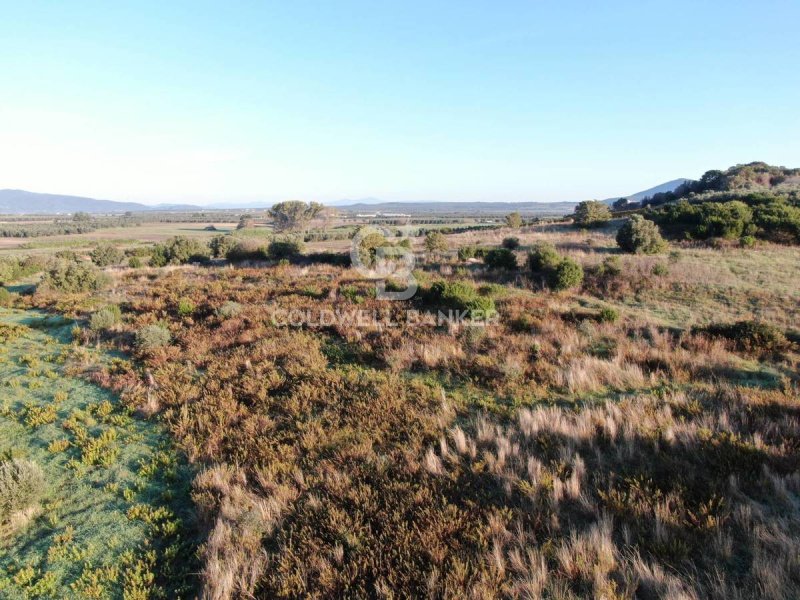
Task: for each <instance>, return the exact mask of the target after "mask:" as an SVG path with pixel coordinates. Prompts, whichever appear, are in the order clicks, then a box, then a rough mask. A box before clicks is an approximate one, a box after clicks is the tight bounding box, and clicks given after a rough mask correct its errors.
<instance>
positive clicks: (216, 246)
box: [208, 235, 237, 258]
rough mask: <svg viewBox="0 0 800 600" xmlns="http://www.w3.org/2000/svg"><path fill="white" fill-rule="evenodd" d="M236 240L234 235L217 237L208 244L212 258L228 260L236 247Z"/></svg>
mask: <svg viewBox="0 0 800 600" xmlns="http://www.w3.org/2000/svg"><path fill="white" fill-rule="evenodd" d="M236 244H237V241H236V238H235V237H233V236H232V235H215V236H214V237H213V238H211V241H210V242H209V243H208V247H209V249H210V250H211V256H213V257H214V258H226V257H227V256H228V252H230V251H231V250H233V249H234V248H235V247H236Z"/></svg>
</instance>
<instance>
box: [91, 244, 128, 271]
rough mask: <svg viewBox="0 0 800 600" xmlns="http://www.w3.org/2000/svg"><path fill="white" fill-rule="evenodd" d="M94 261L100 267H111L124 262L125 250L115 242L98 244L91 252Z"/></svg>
mask: <svg viewBox="0 0 800 600" xmlns="http://www.w3.org/2000/svg"><path fill="white" fill-rule="evenodd" d="M90 256H91V258H92V262H93V263H94V264H96V265H97V266H98V267H109V266H111V265H117V264H119V263H120V262H122V259H123V258H124V257H125V255H124V254H123V252H122V251H121V250H120V249H119V248H117V247H116V246H114V245H113V244H105V243H104V244H98V245H97V246H95V247H94V249H93V250H92V252H91V253H90Z"/></svg>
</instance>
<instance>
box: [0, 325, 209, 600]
mask: <svg viewBox="0 0 800 600" xmlns="http://www.w3.org/2000/svg"><path fill="white" fill-rule="evenodd" d="M70 327H71V324H70V323H69V322H68V321H64V320H62V319H60V318H58V317H45V316H42V315H39V314H36V313H32V312H29V311H14V310H0V336H2V338H3V345H2V347H0V379H1V380H2V382H3V384H2V390H1V391H0V393H2V401H0V453H1V454H2V456H3V457H4V458H5V459H10V458H21V459H25V460H30V461H33V462H35V463H36V464H38V465H39V466H40V467H41V468H42V470H43V471H44V473H45V478H46V482H47V491H46V493H45V495H44V498H43V499H42V500H41V502H40V503H39V505H37V506H36V507H34V508H32V509H30V510H28V511H27V512H26V513H25V514H22V515H18V516H17V517H16V519H15V520H14V521H12V523H11V524H5V525H3V528H2V529H0V596H2V597H3V598H9V599H10V598H123V597H124V598H148V597H153V595H154V594H155V593H157V592H158V590H161V591H162V592H163V593H164V594H167V595H168V596H169V597H180V596H184V597H189V596H190V592H191V589H192V579H191V575H190V573H191V571H192V570H193V569H192V554H191V553H192V551H193V547H194V545H193V534H192V533H191V532H192V528H193V526H194V523H193V516H192V512H191V508H190V504H189V503H188V494H189V484H190V482H191V477H192V474H191V471H190V470H189V468H188V466H187V465H186V464H185V462H181V460H180V458H179V455H178V454H176V453H175V451H174V449H173V448H172V446H171V443H170V440H169V438H168V436H167V435H166V434H165V432H164V431H163V429H162V428H161V427H160V426H158V425H157V424H154V423H151V422H147V421H144V420H141V419H138V418H135V417H134V416H133V415H132V414H131V412H130V411H129V410H127V409H126V408H124V407H123V406H122V405H121V404H120V402H119V400H118V399H117V398H116V397H115V396H114V395H113V394H112V393H110V392H108V391H105V390H103V389H102V388H100V387H98V386H97V385H94V384H91V383H89V382H87V381H84V380H83V379H81V378H77V377H75V376H71V375H70V372H71V370H72V369H77V368H83V367H85V366H87V365H90V364H92V365H97V364H101V363H102V362H103V361H104V359H103V357H102V356H98V355H97V354H96V352H94V351H92V350H88V349H83V348H81V349H76V348H75V347H73V346H71V345H70V344H69V343H68V340H69V338H70Z"/></svg>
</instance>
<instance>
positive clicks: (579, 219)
mask: <svg viewBox="0 0 800 600" xmlns="http://www.w3.org/2000/svg"><path fill="white" fill-rule="evenodd" d="M572 219H573V222H574V223H575V225H576V226H578V227H601V226H603V225H604V224H606V223H608V221H610V220H611V210H610V209H609V208H608V206H607V205H606V204H605V203H603V202H598V201H597V200H585V201H583V202H581V203H580V204H578V206H576V207H575V214H574V215H573V218H572Z"/></svg>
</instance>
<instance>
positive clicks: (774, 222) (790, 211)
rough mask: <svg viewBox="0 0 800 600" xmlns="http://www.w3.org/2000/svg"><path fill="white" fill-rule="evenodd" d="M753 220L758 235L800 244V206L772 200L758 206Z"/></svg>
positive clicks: (785, 242) (777, 240)
mask: <svg viewBox="0 0 800 600" xmlns="http://www.w3.org/2000/svg"><path fill="white" fill-rule="evenodd" d="M753 222H754V223H755V225H756V227H757V228H758V236H759V237H761V238H764V239H766V240H770V241H772V242H777V243H780V244H800V207H798V206H792V205H790V204H787V203H786V202H780V201H775V202H770V203H768V204H764V205H761V206H757V207H756V208H755V209H754V211H753Z"/></svg>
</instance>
